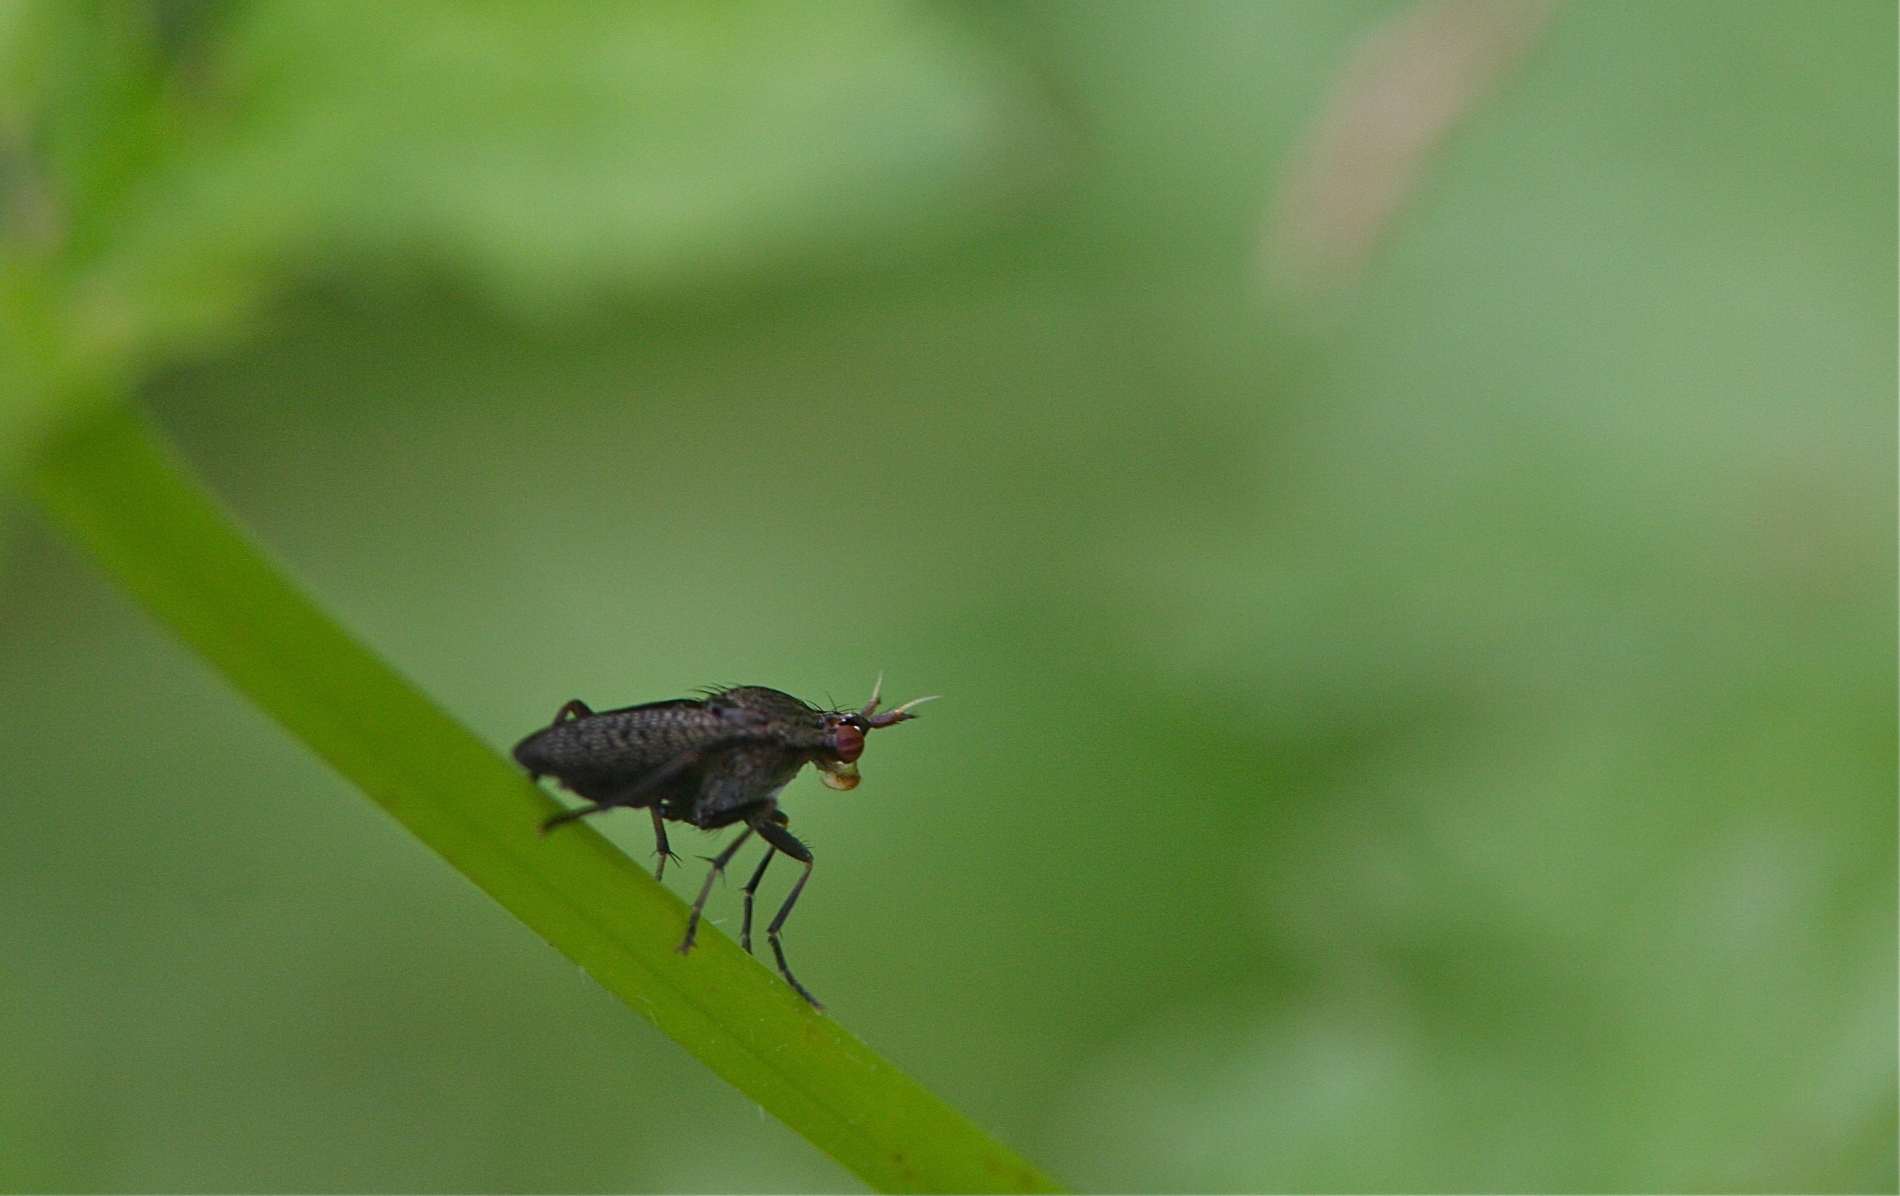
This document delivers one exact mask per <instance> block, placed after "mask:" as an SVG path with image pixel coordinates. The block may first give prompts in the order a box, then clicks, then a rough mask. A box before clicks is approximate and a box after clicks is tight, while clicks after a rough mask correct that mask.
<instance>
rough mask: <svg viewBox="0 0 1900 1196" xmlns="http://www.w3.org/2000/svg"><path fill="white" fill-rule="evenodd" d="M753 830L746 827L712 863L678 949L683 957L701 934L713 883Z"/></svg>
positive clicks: (694, 903)
mask: <svg viewBox="0 0 1900 1196" xmlns="http://www.w3.org/2000/svg"><path fill="white" fill-rule="evenodd" d="M753 829H754V828H752V827H749V826H748V827H746V828H745V833H744V834H742V835H740V836H739V837H738V838H737V839H734V840H733V841H732V842H731V843H728V844H727V845H726V849H725V850H724V851H722V852H720V853H719V855H718V856H717V857H716V858H714V860H713V861H712V870H711V871H709V872H707V873H706V883H705V884H703V885H701V886H699V900H698V901H695V902H693V916H692V917H690V918H688V919H686V937H685V938H683V939H681V940H680V945H679V947H678V950H679V953H680V954H681V955H684V954H686V953H687V952H688V951H691V950H692V949H693V937H694V936H695V935H697V934H698V933H699V916H700V914H701V913H703V912H705V909H706V899H707V898H708V897H711V896H712V887H713V882H714V881H715V880H718V879H719V877H720V876H721V875H722V874H723V873H724V872H725V870H726V865H727V864H728V863H730V862H731V861H732V857H733V855H734V854H735V853H736V852H738V850H739V849H740V848H741V847H743V846H745V841H746V840H747V839H750V838H751V837H752V831H753Z"/></svg>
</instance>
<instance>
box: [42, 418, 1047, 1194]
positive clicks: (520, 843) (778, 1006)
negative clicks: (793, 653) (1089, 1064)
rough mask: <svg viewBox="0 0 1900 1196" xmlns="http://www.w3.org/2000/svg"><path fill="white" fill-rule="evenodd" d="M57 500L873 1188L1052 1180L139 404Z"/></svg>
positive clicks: (427, 830) (426, 817) (83, 443)
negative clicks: (443, 681)
mask: <svg viewBox="0 0 1900 1196" xmlns="http://www.w3.org/2000/svg"><path fill="white" fill-rule="evenodd" d="M32 485H33V488H34V492H35V495H36V497H37V498H38V500H39V502H40V503H41V505H42V506H43V507H44V508H45V509H46V511H47V512H48V513H49V514H50V515H51V516H52V517H53V518H54V519H55V520H57V521H58V523H59V524H60V525H62V526H63V527H64V528H65V529H66V531H68V532H69V533H70V534H71V535H72V536H73V537H74V538H76V539H77V540H78V541H79V543H80V544H81V545H83V546H84V547H85V549H86V550H87V551H88V552H90V554H91V555H92V556H93V558H94V559H95V560H96V561H97V562H98V563H99V564H100V565H101V566H102V567H103V568H104V569H105V570H106V571H107V572H108V573H109V574H110V575H111V576H112V577H114V578H115V579H116V580H117V581H118V582H119V583H120V584H121V585H123V586H124V587H125V589H126V590H127V591H129V592H130V593H131V594H132V595H133V597H134V598H136V599H137V600H138V601H139V602H140V603H142V604H143V605H144V607H145V609H146V610H147V611H148V612H150V614H151V615H152V616H153V617H154V618H156V619H157V620H158V621H159V622H160V623H162V624H163V625H165V626H166V627H169V628H170V629H171V630H172V631H173V632H174V633H175V634H176V635H178V637H179V638H181V639H182V640H184V641H185V642H186V643H187V644H189V645H191V646H192V647H193V648H194V649H196V650H197V651H198V652H199V653H200V654H201V655H203V657H204V658H205V659H206V660H207V661H209V662H210V663H211V665H212V666H213V667H214V668H216V669H218V670H219V671H220V672H221V673H223V674H224V676H225V677H226V678H228V679H229V680H230V681H231V683H232V684H233V685H236V686H237V687H238V688H239V689H240V690H242V691H243V692H244V693H246V694H248V695H249V696H250V697H251V698H252V700H254V701H255V702H257V704H258V705H260V706H262V707H263V708H264V709H265V710H266V711H268V712H269V713H270V714H271V715H272V716H273V717H274V718H276V719H277V720H278V721H279V722H281V723H282V724H283V725H284V726H285V727H286V728H287V729H289V731H290V732H291V733H292V734H293V735H295V736H297V737H298V738H299V739H301V740H303V742H304V743H306V744H308V745H309V746H310V747H311V749H312V750H314V751H315V752H316V753H317V754H318V755H320V756H322V757H323V758H324V759H325V760H327V761H329V762H330V764H331V765H332V766H333V767H335V768H336V770H337V771H338V772H340V773H342V774H343V775H344V776H345V777H347V778H349V779H350V780H351V781H353V782H354V783H355V784H356V785H358V786H359V787H360V788H361V789H362V790H363V792H364V793H366V794H368V795H369V797H370V798H371V799H372V800H374V801H375V802H376V803H377V804H379V805H381V806H382V807H383V808H384V809H386V810H388V811H389V812H390V813H391V814H393V815H395V817H396V818H397V820H398V821H400V822H401V823H402V824H403V825H404V826H406V827H408V828H409V829H410V830H411V831H413V832H415V834H416V835H417V836H418V837H419V838H421V839H422V841H423V842H424V843H427V844H428V845H429V846H430V847H432V848H434V849H435V850H436V851H437V852H438V853H440V854H441V856H442V858H443V859H445V860H447V861H448V862H449V863H450V864H451V865H453V866H454V867H455V868H456V869H458V870H459V871H461V872H462V874H463V875H465V876H467V877H468V878H469V879H470V880H472V881H474V882H475V884H476V885H478V886H480V887H481V889H482V890H483V891H484V892H486V893H487V894H488V895H489V896H491V897H493V898H494V899H495V900H496V901H499V902H500V903H501V904H502V905H503V906H504V907H505V908H506V909H508V910H509V912H511V913H513V914H514V915H515V916H516V917H518V918H520V919H521V920H522V921H523V922H525V923H527V924H528V926H529V927H531V928H532V929H533V930H534V931H535V932H536V933H538V934H540V935H541V936H542V937H544V938H546V939H547V940H548V942H550V943H552V944H553V945H554V946H555V947H556V948H557V949H559V950H560V951H561V952H562V953H563V954H565V955H567V956H568V957H569V958H571V959H573V960H574V961H575V962H576V963H578V964H580V965H581V966H582V967H583V968H585V969H586V970H587V972H588V973H589V974H590V975H592V976H593V977H594V979H596V980H597V981H599V982H600V983H601V984H602V985H605V986H606V988H607V989H608V990H609V991H611V992H612V993H614V994H615V995H616V996H618V997H619V998H620V999H621V1000H623V1001H625V1002H626V1003H627V1004H628V1005H630V1006H632V1007H633V1009H634V1011H635V1012H637V1013H639V1014H640V1015H641V1016H643V1017H645V1018H647V1019H648V1020H649V1021H651V1022H652V1023H653V1024H654V1025H656V1026H658V1027H659V1028H660V1029H661V1030H662V1031H664V1032H665V1033H666V1034H668V1035H670V1036H671V1037H672V1038H673V1039H674V1040H676V1041H677V1042H679V1043H680V1045H682V1046H684V1047H685V1048H686V1049H687V1050H688V1051H690V1052H692V1053H693V1054H694V1055H695V1056H697V1057H698V1058H699V1059H700V1060H701V1061H702V1062H704V1063H705V1064H706V1065H707V1066H708V1067H710V1068H712V1069H713V1070H714V1071H715V1072H717V1073H719V1074H720V1075H721V1076H723V1077H725V1079H727V1080H728V1081H730V1082H731V1083H732V1084H733V1085H734V1086H735V1087H737V1088H738V1089H739V1090H740V1091H741V1092H743V1093H745V1094H746V1096H748V1097H749V1098H751V1099H752V1100H754V1101H756V1102H758V1103H759V1104H760V1105H762V1106H764V1107H765V1108H766V1109H769V1110H771V1112H772V1113H773V1115H775V1116H776V1117H778V1118H779V1120H781V1121H783V1122H784V1123H785V1124H786V1125H788V1126H790V1127H791V1128H792V1129H794V1130H796V1131H797V1132H798V1133H800V1134H803V1135H804V1136H805V1137H806V1138H807V1139H809V1140H810V1141H811V1142H812V1144H813V1145H815V1146H817V1147H818V1149H820V1150H822V1151H824V1152H825V1153H826V1154H828V1155H830V1156H831V1157H832V1158H834V1159H836V1160H838V1162H839V1163H841V1164H843V1165H844V1166H845V1167H846V1168H848V1169H850V1170H851V1171H852V1172H853V1173H855V1174H856V1175H857V1176H858V1177H859V1178H861V1179H862V1180H864V1182H865V1183H867V1184H869V1185H870V1186H871V1187H873V1188H875V1189H878V1190H880V1191H885V1192H1054V1191H1059V1190H1060V1189H1059V1188H1057V1187H1056V1186H1055V1184H1054V1182H1053V1181H1052V1180H1051V1179H1050V1178H1049V1177H1048V1176H1046V1175H1044V1174H1043V1173H1042V1172H1041V1171H1039V1170H1038V1169H1036V1168H1035V1167H1034V1166H1033V1165H1031V1164H1030V1163H1028V1162H1027V1161H1025V1160H1024V1159H1022V1158H1021V1157H1019V1156H1018V1155H1016V1154H1015V1153H1013V1152H1012V1151H1010V1150H1009V1149H1008V1148H1007V1147H1005V1146H1003V1145H1002V1144H1001V1143H999V1142H997V1141H996V1140H995V1139H993V1138H991V1137H989V1136H988V1135H987V1134H985V1133H984V1132H983V1131H982V1130H980V1129H978V1128H977V1127H976V1126H975V1125H973V1124H972V1123H971V1122H970V1121H969V1120H968V1119H966V1118H965V1117H964V1116H963V1115H962V1114H960V1113H958V1112H957V1111H956V1110H955V1109H952V1108H951V1107H950V1106H949V1105H947V1104H945V1103H944V1102H943V1101H942V1100H940V1099H938V1098H937V1097H936V1096H934V1095H933V1094H931V1093H930V1092H929V1091H928V1090H926V1089H925V1088H924V1087H923V1086H922V1085H920V1084H918V1083H917V1082H916V1081H915V1080H913V1079H911V1078H910V1077H909V1076H907V1075H905V1074H904V1073H903V1072H901V1071H899V1070H897V1069H896V1068H895V1067H892V1066H891V1065H890V1064H889V1063H887V1062H885V1061H884V1060H883V1059H881V1058H879V1057H878V1056H877V1055H876V1054H875V1053H874V1052H872V1051H871V1050H870V1049H869V1048H867V1047H866V1046H865V1045H864V1044H863V1043H861V1042H859V1041H858V1040H857V1039H855V1038H853V1037H852V1036H851V1035H850V1034H848V1033H846V1032H845V1031H844V1029H843V1028H842V1027H840V1026H839V1025H838V1024H837V1023H836V1022H835V1021H832V1020H831V1019H830V1018H828V1017H825V1016H824V1015H822V1014H820V1013H817V1012H815V1011H814V1010H812V1008H811V1007H810V1006H808V1005H806V1004H805V1002H804V1001H803V1000H801V999H799V997H798V996H797V995H796V994H794V993H793V992H792V990H791V989H790V988H788V987H787V986H786V985H784V984H783V983H781V982H780V981H779V980H778V978H777V977H776V976H774V975H772V974H771V973H770V972H768V971H767V970H766V969H765V968H764V967H762V966H761V965H760V964H759V963H758V962H757V961H755V960H754V959H752V957H750V956H749V955H747V954H746V953H745V952H743V951H741V950H740V949H739V948H738V946H737V945H736V944H734V943H733V942H732V940H731V939H728V938H726V937H725V936H724V935H722V934H720V933H718V932H717V931H715V930H712V929H711V928H702V929H701V931H700V935H699V946H698V947H697V948H696V949H695V950H694V951H693V952H692V953H691V954H690V955H684V956H683V955H680V954H679V953H678V952H677V951H676V950H675V949H674V948H675V947H676V946H677V945H678V943H679V941H680V937H681V935H682V934H683V933H684V930H685V924H686V915H687V910H686V906H685V903H684V902H682V901H680V900H679V898H677V897H675V896H674V895H673V894H672V893H671V892H670V891H668V890H667V889H666V888H665V887H663V886H662V885H660V884H658V883H657V882H655V881H654V880H653V878H652V877H651V876H649V875H647V873H646V871H645V869H643V868H641V867H640V866H638V865H637V864H635V863H634V862H633V861H632V860H630V859H628V858H627V856H626V855H625V854H624V853H623V852H621V851H620V850H619V849H618V848H616V847H614V846H613V845H612V844H611V843H609V842H608V841H607V840H606V839H604V838H602V837H601V836H600V835H599V834H598V833H597V832H595V831H594V830H593V829H592V828H591V827H587V826H585V825H580V826H572V827H567V828H564V829H563V830H562V831H561V832H560V833H558V834H552V835H548V836H546V837H543V836H542V835H540V834H539V833H538V830H539V827H540V824H541V821H542V819H544V818H546V817H547V816H548V815H549V814H550V813H552V812H554V810H556V809H557V808H558V807H557V805H556V803H555V802H554V800H553V799H552V798H550V797H549V796H548V795H547V794H545V793H543V792H541V791H540V790H539V789H538V788H536V787H535V786H534V785H532V784H531V783H529V781H528V780H527V778H526V777H524V776H523V775H522V774H521V773H520V771H519V770H517V769H516V768H515V767H514V766H513V765H512V764H510V763H508V762H507V761H505V760H503V759H502V758H501V757H500V756H498V755H496V754H495V752H494V751H492V750H491V749H490V748H488V747H487V746H486V745H484V744H483V743H482V742H481V741H479V740H477V739H476V738H475V736H474V735H473V734H471V733H470V732H469V731H468V730H467V729H466V728H464V727H463V726H462V725H461V724H460V723H458V722H456V721H455V720H454V719H452V718H450V717H449V716H448V715H447V714H445V713H444V712H443V711H441V710H440V709H438V708H437V707H436V706H435V705H434V704H433V703H431V702H430V701H429V699H428V698H426V697H424V696H423V695H422V694H421V693H420V692H419V691H417V690H416V689H415V688H414V687H413V686H411V685H410V684H409V683H408V682H406V681H405V680H403V678H402V677H401V676H399V675H398V674H397V673H396V672H395V670H393V669H392V668H390V667H389V666H388V665H387V664H385V663H384V662H383V661H382V660H381V659H379V658H378V657H377V656H376V655H375V654H374V653H372V652H370V651H369V650H368V649H367V648H365V647H364V646H363V645H361V644H359V643H358V642H357V641H356V640H355V639H353V638H351V637H350V635H349V634H348V633H347V632H345V631H344V630H343V629H342V628H340V627H339V626H337V625H336V624H335V623H334V622H332V621H331V620H330V619H329V618H328V617H326V616H325V615H324V614H323V613H322V612H320V611H319V610H317V608H316V607H315V606H313V605H312V604H311V603H310V601H309V600H308V599H306V598H305V597H304V596H303V595H302V594H301V593H299V592H298V591H297V589H296V588H295V587H293V586H292V585H291V584H290V583H289V582H288V581H287V580H285V579H284V577H283V576H282V575H280V574H279V573H278V572H277V570H276V569H275V568H273V567H272V566H271V564H270V563H269V562H267V561H266V560H265V559H264V557H263V556H262V555H261V554H260V553H259V551H258V550H257V549H256V548H255V547H253V546H252V545H251V543H250V542H249V541H248V540H247V539H246V538H245V536H244V535H243V534H242V533H241V532H240V531H239V530H238V529H237V527H236V526H235V524H234V523H233V522H232V520H231V519H230V517H229V516H228V515H226V513H225V512H224V511H223V510H222V509H221V508H220V506H219V505H218V503H217V502H216V501H215V500H214V499H213V498H212V497H211V496H210V495H209V494H208V492H207V491H206V490H205V488H204V487H203V486H202V485H201V484H200V483H198V482H197V481H196V480H195V479H194V478H193V477H192V476H191V475H190V474H189V473H188V472H187V471H186V470H185V469H184V468H183V467H182V466H181V465H180V464H179V463H178V462H177V461H176V460H175V458H174V457H173V455H172V454H171V453H170V452H169V451H168V450H167V448H166V447H165V446H164V445H163V444H162V443H161V442H160V441H159V440H158V439H157V438H156V436H155V435H154V433H152V432H151V431H150V430H148V429H147V427H146V426H145V425H144V423H143V422H142V421H141V420H140V418H139V417H138V416H137V415H136V414H134V413H133V411H132V410H130V408H129V407H127V406H125V405H122V404H115V405H111V406H108V407H107V408H105V409H103V410H101V411H98V412H95V413H93V414H91V415H89V416H88V417H87V418H86V419H85V420H84V421H83V422H82V423H80V424H79V425H78V426H75V427H73V428H70V429H68V430H67V431H66V432H65V433H64V434H63V435H61V436H59V437H58V438H56V439H55V440H54V441H53V442H52V443H51V444H50V445H49V446H48V447H47V448H46V450H45V451H44V452H43V453H42V454H41V456H40V458H39V460H38V461H37V463H36V466H35V469H34V471H33V477H32Z"/></svg>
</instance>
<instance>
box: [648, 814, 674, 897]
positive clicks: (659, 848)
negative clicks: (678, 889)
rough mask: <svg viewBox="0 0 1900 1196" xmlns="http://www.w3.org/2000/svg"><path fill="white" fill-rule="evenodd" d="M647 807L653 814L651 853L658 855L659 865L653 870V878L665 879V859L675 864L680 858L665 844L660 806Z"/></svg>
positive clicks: (664, 829) (664, 826)
mask: <svg viewBox="0 0 1900 1196" xmlns="http://www.w3.org/2000/svg"><path fill="white" fill-rule="evenodd" d="M647 809H648V811H649V812H650V813H652V815H653V854H654V855H656V856H659V857H660V864H659V867H657V868H655V869H654V870H653V879H654V880H665V879H666V861H668V860H672V861H673V862H674V863H675V864H677V863H679V862H680V858H679V857H678V856H676V855H674V854H673V849H672V847H671V846H669V845H668V844H667V841H666V821H665V819H664V818H663V817H662V816H661V814H660V807H658V806H648V807H647Z"/></svg>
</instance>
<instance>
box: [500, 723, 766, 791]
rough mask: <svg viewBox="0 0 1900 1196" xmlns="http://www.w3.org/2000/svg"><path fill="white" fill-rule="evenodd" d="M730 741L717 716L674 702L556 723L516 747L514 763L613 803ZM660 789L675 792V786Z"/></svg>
mask: <svg viewBox="0 0 1900 1196" xmlns="http://www.w3.org/2000/svg"><path fill="white" fill-rule="evenodd" d="M731 739H732V729H731V727H730V725H729V724H728V723H727V721H726V720H725V719H724V718H723V717H721V716H720V715H719V713H718V712H716V711H713V710H709V709H707V708H706V704H705V703H704V702H701V701H698V700H696V699H693V698H678V699H674V700H672V701H667V702H650V703H648V704H646V705H644V706H628V707H625V708H623V709H620V710H603V711H599V712H597V713H595V714H591V715H586V716H583V717H581V718H575V719H567V720H564V721H561V722H557V723H555V724H554V725H553V726H550V727H544V728H542V729H541V730H539V731H537V732H535V733H534V734H533V735H530V736H528V737H527V738H526V739H524V740H522V741H521V743H520V744H518V745H516V747H515V759H516V760H517V761H519V762H520V764H521V766H522V767H523V768H526V769H527V770H528V771H529V772H531V773H534V774H535V775H537V776H551V777H555V778H556V779H558V780H559V781H560V782H561V783H562V784H563V785H565V786H567V787H568V788H569V789H571V790H573V791H574V792H576V793H578V794H581V795H582V796H584V797H589V798H592V799H594V800H595V801H614V800H615V799H616V798H617V797H618V796H619V795H621V794H624V793H626V792H627V791H629V790H631V789H634V788H635V787H637V786H638V785H639V784H640V783H641V781H643V780H644V779H646V778H648V777H649V776H651V775H652V774H653V773H655V772H657V771H658V770H660V769H664V768H667V767H668V766H669V765H675V764H676V763H677V762H678V761H679V760H680V759H681V758H682V757H686V756H689V755H691V754H693V753H702V754H703V753H706V752H709V751H713V750H716V749H718V748H720V747H722V746H723V745H725V744H727V743H729V742H730V741H731ZM681 780H682V783H683V778H682V779H681ZM666 788H667V789H669V790H674V791H676V792H677V791H679V790H680V788H681V785H680V784H669V785H667V786H666ZM640 804H642V805H644V804H647V803H646V802H642V803H640ZM669 804H670V803H669Z"/></svg>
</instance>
